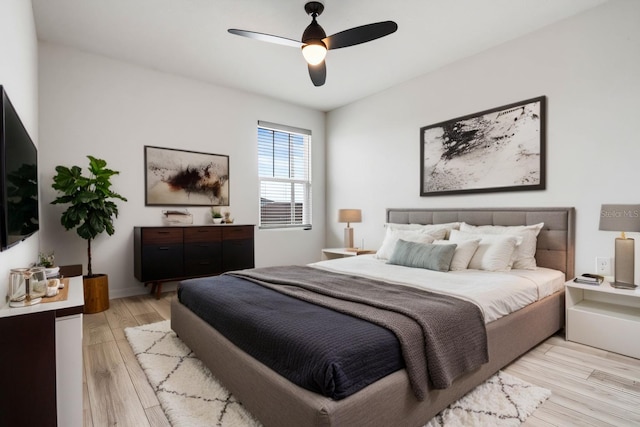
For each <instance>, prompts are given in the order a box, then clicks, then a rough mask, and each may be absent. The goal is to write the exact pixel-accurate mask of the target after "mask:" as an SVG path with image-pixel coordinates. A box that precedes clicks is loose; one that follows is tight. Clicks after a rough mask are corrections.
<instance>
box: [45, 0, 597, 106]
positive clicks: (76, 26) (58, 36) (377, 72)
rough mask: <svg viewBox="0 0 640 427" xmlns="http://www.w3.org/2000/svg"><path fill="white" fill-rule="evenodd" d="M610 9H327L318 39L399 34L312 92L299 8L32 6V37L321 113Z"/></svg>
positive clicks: (486, 3) (356, 55)
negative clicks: (349, 33) (379, 25)
mask: <svg viewBox="0 0 640 427" xmlns="http://www.w3.org/2000/svg"><path fill="white" fill-rule="evenodd" d="M605 1H607V0H401V1H400V0H395V1H392V0H366V1H365V0H324V1H323V3H324V5H325V10H324V13H323V14H322V15H321V16H320V17H319V18H318V22H319V23H320V25H321V26H322V27H323V28H324V30H325V32H326V33H327V35H331V34H334V33H337V32H339V31H343V30H345V29H348V28H352V27H356V26H359V25H364V24H369V23H372V22H378V21H385V20H392V21H395V22H396V23H397V24H398V31H397V32H396V33H394V34H391V35H389V36H387V37H384V38H382V39H378V40H375V41H372V42H369V43H365V44H361V45H357V46H352V47H348V48H344V49H338V50H335V51H330V52H329V53H328V55H327V59H326V63H327V81H326V83H325V85H324V86H322V87H315V86H313V84H312V83H311V81H310V80H309V75H308V72H307V67H306V63H305V62H304V59H303V58H302V54H301V52H300V51H299V50H298V49H296V48H291V47H287V46H282V45H276V44H270V43H265V42H261V41H257V40H252V39H248V38H244V37H238V36H235V35H231V34H229V33H228V32H227V29H229V28H239V29H244V30H251V31H257V32H262V33H267V34H273V35H278V36H282V37H287V38H291V39H297V40H299V39H300V37H301V36H302V32H303V31H304V29H305V28H306V26H307V25H308V24H309V22H310V21H311V19H310V17H308V16H307V15H306V13H305V11H304V4H305V3H306V1H305V0H32V4H33V11H34V16H35V22H36V29H37V34H38V39H39V40H41V41H45V42H51V43H57V44H62V45H66V46H70V47H74V48H78V49H81V50H84V51H88V52H93V53H97V54H100V55H104V56H107V57H111V58H115V59H119V60H123V61H127V62H130V63H134V64H139V65H142V66H145V67H149V68H152V69H156V70H160V71H164V72H168V73H173V74H177V75H180V76H185V77H189V78H193V79H197V80H201V81H204V82H210V83H213V84H216V85H221V86H227V87H231V88H236V89H240V90H245V91H248V92H252V93H257V94H261V95H265V96H268V97H272V98H276V99H281V100H284V101H288V102H292V103H295V104H299V105H303V106H306V107H310V108H314V109H318V110H321V111H329V110H332V109H334V108H337V107H340V106H342V105H345V104H348V103H350V102H353V101H355V100H358V99H360V98H363V97H366V96H368V95H371V94H373V93H376V92H379V91H382V90H384V89H386V88H389V87H391V86H394V85H396V84H399V83H402V82H404V81H407V80H409V79H412V78H414V77H417V76H420V75H422V74H425V73H428V72H430V71H433V70H435V69H438V68H440V67H442V66H444V65H446V64H448V63H451V62H453V61H456V60H459V59H461V58H464V57H468V56H470V55H474V54H476V53H478V52H481V51H483V50H485V49H488V48H490V47H492V46H496V45H498V44H501V43H504V42H506V41H508V40H511V39H514V38H517V37H520V36H522V35H525V34H527V33H530V32H532V31H535V30H537V29H539V28H542V27H544V26H546V25H549V24H552V23H554V22H557V21H559V20H562V19H565V18H567V17H569V16H572V15H575V14H577V13H580V12H582V11H584V10H586V9H589V8H591V7H594V6H596V5H599V4H601V3H604V2H605Z"/></svg>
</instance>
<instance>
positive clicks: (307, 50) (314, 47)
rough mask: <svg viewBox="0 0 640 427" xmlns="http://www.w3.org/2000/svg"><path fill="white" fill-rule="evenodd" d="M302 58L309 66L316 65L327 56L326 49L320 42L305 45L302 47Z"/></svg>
mask: <svg viewBox="0 0 640 427" xmlns="http://www.w3.org/2000/svg"><path fill="white" fill-rule="evenodd" d="M302 56H304V59H305V61H307V64H309V65H318V64H320V63H321V62H322V61H324V58H325V57H326V56H327V48H326V47H325V46H324V44H323V43H322V42H320V44H315V43H314V44H306V45H304V46H303V47H302Z"/></svg>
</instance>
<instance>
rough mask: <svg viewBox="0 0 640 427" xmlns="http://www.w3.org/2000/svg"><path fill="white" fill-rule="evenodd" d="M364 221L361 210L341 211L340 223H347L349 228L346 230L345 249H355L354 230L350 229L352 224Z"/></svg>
mask: <svg viewBox="0 0 640 427" xmlns="http://www.w3.org/2000/svg"><path fill="white" fill-rule="evenodd" d="M361 221H362V211H361V210H360V209H339V210H338V222H346V223H347V227H346V228H345V229H344V247H345V248H346V249H351V248H353V228H351V227H350V224H351V223H352V222H361Z"/></svg>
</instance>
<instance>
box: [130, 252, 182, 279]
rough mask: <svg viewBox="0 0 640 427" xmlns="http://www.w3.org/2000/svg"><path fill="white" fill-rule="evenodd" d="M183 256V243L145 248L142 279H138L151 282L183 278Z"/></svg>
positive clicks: (142, 255)
mask: <svg viewBox="0 0 640 427" xmlns="http://www.w3.org/2000/svg"><path fill="white" fill-rule="evenodd" d="M183 254H184V247H183V246H182V243H180V244H160V245H145V246H143V248H142V254H141V257H142V260H141V261H142V262H141V264H142V268H141V277H139V278H138V279H139V280H140V281H143V282H150V281H154V280H166V279H175V278H180V277H183V276H184V263H183Z"/></svg>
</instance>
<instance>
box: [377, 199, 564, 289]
mask: <svg viewBox="0 0 640 427" xmlns="http://www.w3.org/2000/svg"><path fill="white" fill-rule="evenodd" d="M458 221H459V222H462V221H464V222H466V223H468V224H473V225H533V224H538V223H540V222H544V227H543V228H542V230H541V231H540V234H539V235H538V250H537V251H536V262H537V264H538V265H539V266H540V267H547V268H553V269H555V270H560V271H562V272H564V274H565V276H566V277H567V278H568V279H569V278H572V277H574V265H575V264H574V263H575V247H574V245H575V209H574V208H495V209H490V208H478V209H466V208H465V209H392V208H389V209H387V222H391V223H398V224H442V223H446V222H458Z"/></svg>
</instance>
